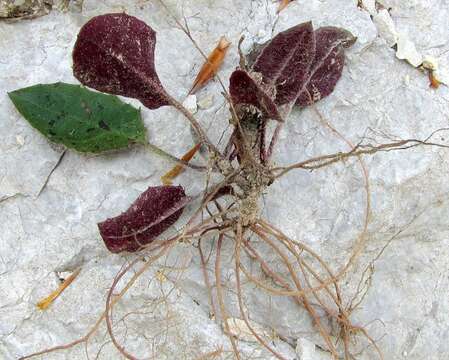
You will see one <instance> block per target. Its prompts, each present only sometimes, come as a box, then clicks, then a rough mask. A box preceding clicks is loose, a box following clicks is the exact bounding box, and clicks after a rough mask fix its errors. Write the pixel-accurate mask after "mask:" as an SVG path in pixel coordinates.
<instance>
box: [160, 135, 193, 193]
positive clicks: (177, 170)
mask: <svg viewBox="0 0 449 360" xmlns="http://www.w3.org/2000/svg"><path fill="white" fill-rule="evenodd" d="M200 146H201V143H198V144H196V145H195V146H194V147H193V148H191V149H190V150H189V151H187V152H186V153H185V154H184V155H183V157H182V158H181V159H182V160H184V161H190V160H191V159H192V158H193V156H194V155H195V154H196V152H197V151H198V149H199V148H200ZM183 171H184V165H181V164H177V165H175V166H174V167H173V168H172V169H171V170H170V171H168V172H167V173H166V174H165V175H164V176H162V177H161V180H162V183H163V184H164V185H171V184H172V183H173V181H172V180H173V179H174V178H176V177H177V176H178V175H179V174H181V173H182V172H183Z"/></svg>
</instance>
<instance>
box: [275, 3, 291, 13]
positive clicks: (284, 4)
mask: <svg viewBox="0 0 449 360" xmlns="http://www.w3.org/2000/svg"><path fill="white" fill-rule="evenodd" d="M291 2H292V0H281V3H280V4H279V7H278V10H277V13H278V14H279V13H280V12H281V11H282V10H284V9H285V8H286V7H287V5H288V4H290V3H291Z"/></svg>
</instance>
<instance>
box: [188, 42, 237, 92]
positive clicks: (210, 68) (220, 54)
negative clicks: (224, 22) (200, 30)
mask: <svg viewBox="0 0 449 360" xmlns="http://www.w3.org/2000/svg"><path fill="white" fill-rule="evenodd" d="M230 45H231V43H230V42H229V41H228V40H227V39H226V37H224V36H222V37H221V38H220V41H219V42H218V44H217V46H216V47H215V49H214V50H213V51H212V52H211V53H210V55H209V56H208V58H207V61H206V62H205V63H204V64H203V66H202V67H201V69H200V72H199V73H198V75H197V76H196V79H195V81H194V82H193V86H192V88H191V89H190V91H189V95H190V94H194V93H195V92H196V91H197V90H198V89H200V88H201V87H202V86H203V85H204V84H206V83H207V82H208V81H209V80H210V79H211V78H213V77H214V76H215V74H216V73H217V71H218V68H219V67H220V66H221V64H222V63H223V60H224V57H225V55H226V52H227V51H228V48H229V46H230Z"/></svg>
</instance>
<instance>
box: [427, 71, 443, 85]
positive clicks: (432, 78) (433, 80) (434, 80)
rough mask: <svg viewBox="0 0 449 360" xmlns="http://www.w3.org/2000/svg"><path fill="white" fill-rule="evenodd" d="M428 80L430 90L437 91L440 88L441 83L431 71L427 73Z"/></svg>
mask: <svg viewBox="0 0 449 360" xmlns="http://www.w3.org/2000/svg"><path fill="white" fill-rule="evenodd" d="M429 80H430V87H431V88H432V89H438V88H439V87H440V84H441V83H440V82H439V81H438V79H437V78H436V77H435V74H434V73H433V71H432V70H430V71H429Z"/></svg>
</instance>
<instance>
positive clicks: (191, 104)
mask: <svg viewBox="0 0 449 360" xmlns="http://www.w3.org/2000/svg"><path fill="white" fill-rule="evenodd" d="M182 105H183V106H184V107H185V108H186V109H187V110H189V111H190V112H191V113H192V114H195V113H196V112H197V111H198V106H197V104H196V95H189V96H187V97H186V99H185V100H184V102H183V103H182Z"/></svg>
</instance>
